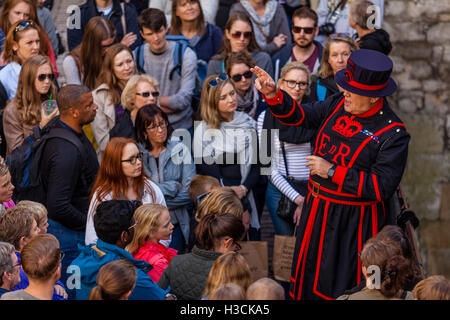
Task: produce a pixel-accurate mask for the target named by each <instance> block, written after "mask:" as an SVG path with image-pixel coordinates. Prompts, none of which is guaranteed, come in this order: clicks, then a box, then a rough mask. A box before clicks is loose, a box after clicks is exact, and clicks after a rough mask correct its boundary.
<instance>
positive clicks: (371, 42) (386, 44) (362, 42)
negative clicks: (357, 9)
mask: <svg viewBox="0 0 450 320" xmlns="http://www.w3.org/2000/svg"><path fill="white" fill-rule="evenodd" d="M358 45H359V48H360V49H370V50H376V51H379V52H381V53H384V54H385V55H388V54H389V52H391V50H392V44H391V41H390V39H389V33H387V32H386V31H384V30H383V29H376V30H375V31H374V32H372V33H369V34H366V35H365V36H364V37H361V38H360V39H359V41H358Z"/></svg>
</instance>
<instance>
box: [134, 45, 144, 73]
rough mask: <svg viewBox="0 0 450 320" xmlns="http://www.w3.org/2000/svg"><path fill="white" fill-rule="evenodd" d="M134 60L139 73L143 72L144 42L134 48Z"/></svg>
mask: <svg viewBox="0 0 450 320" xmlns="http://www.w3.org/2000/svg"><path fill="white" fill-rule="evenodd" d="M133 54H134V61H136V67H137V71H138V72H139V74H144V73H145V70H144V44H141V45H140V46H138V47H136V48H135V49H134V52H133Z"/></svg>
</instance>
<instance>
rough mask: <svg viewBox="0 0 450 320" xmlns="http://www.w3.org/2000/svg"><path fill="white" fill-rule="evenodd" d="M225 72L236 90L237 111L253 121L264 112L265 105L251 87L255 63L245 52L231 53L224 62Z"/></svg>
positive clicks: (252, 86)
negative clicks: (252, 69) (252, 70)
mask: <svg viewBox="0 0 450 320" xmlns="http://www.w3.org/2000/svg"><path fill="white" fill-rule="evenodd" d="M225 61H226V62H225V66H226V72H227V74H228V75H229V76H230V79H231V81H232V83H233V85H234V88H235V89H236V93H237V98H238V106H237V110H238V111H242V112H245V113H247V114H248V115H249V116H250V117H252V118H253V119H256V117H257V114H259V113H260V112H261V111H262V110H264V109H265V108H266V107H267V105H266V104H265V103H264V102H263V99H262V96H261V95H260V93H259V91H258V90H256V88H255V86H254V85H253V82H252V78H253V73H252V72H251V71H250V68H253V67H254V65H255V63H254V62H253V59H252V57H251V56H250V55H249V54H248V53H247V52H245V51H241V52H236V53H231V54H230V55H229V56H228V58H227V59H226V60H225Z"/></svg>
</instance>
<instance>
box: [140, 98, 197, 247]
mask: <svg viewBox="0 0 450 320" xmlns="http://www.w3.org/2000/svg"><path fill="white" fill-rule="evenodd" d="M172 131H173V129H172V127H171V126H170V125H169V121H168V118H167V115H166V114H165V113H164V112H163V111H161V109H160V108H158V106H157V105H155V104H152V105H146V106H144V107H142V108H141V109H139V111H138V112H137V115H136V122H135V132H136V140H137V142H138V146H139V150H140V151H141V152H142V154H143V158H142V163H143V168H144V172H145V174H146V175H147V176H149V177H150V178H151V179H152V181H153V182H155V183H156V184H157V186H158V187H159V188H160V189H161V192H162V194H163V195H164V197H165V200H166V204H167V207H168V208H169V213H170V219H171V222H172V224H173V225H174V230H173V234H172V239H171V241H170V247H171V248H173V249H175V250H177V251H178V252H183V250H184V249H185V248H186V246H187V243H188V240H189V230H190V219H189V213H188V210H187V206H188V205H189V204H190V203H191V198H190V197H189V193H188V189H189V185H190V183H191V180H192V179H193V178H194V176H195V173H196V172H195V164H194V163H192V160H191V153H190V151H189V150H188V149H187V148H186V147H185V146H184V144H183V143H182V142H181V141H179V140H175V139H174V138H171V134H172Z"/></svg>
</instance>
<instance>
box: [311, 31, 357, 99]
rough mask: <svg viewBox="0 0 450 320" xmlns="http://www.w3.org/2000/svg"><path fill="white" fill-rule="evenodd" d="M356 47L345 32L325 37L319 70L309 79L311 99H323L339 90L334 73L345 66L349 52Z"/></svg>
mask: <svg viewBox="0 0 450 320" xmlns="http://www.w3.org/2000/svg"><path fill="white" fill-rule="evenodd" d="M358 49H359V47H358V45H357V44H356V42H355V40H354V39H353V38H351V37H349V36H348V35H347V34H340V33H335V34H332V35H330V36H329V37H328V38H327V40H326V41H325V45H324V47H323V53H322V60H321V62H320V68H319V71H318V73H317V75H313V76H312V79H311V94H310V97H311V99H312V100H313V101H324V100H325V99H326V98H328V97H329V96H331V95H333V94H335V93H337V92H339V88H338V86H337V85H336V81H335V80H334V75H335V74H336V72H338V71H339V70H342V69H344V68H345V67H346V66H347V60H348V58H349V57H350V54H351V53H352V52H353V51H356V50H358Z"/></svg>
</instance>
